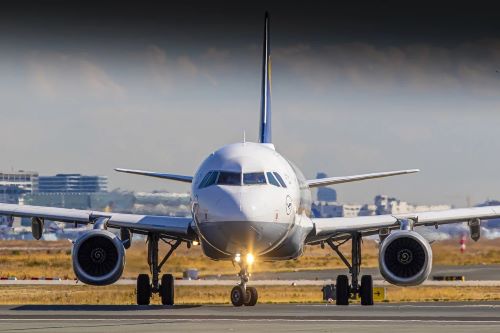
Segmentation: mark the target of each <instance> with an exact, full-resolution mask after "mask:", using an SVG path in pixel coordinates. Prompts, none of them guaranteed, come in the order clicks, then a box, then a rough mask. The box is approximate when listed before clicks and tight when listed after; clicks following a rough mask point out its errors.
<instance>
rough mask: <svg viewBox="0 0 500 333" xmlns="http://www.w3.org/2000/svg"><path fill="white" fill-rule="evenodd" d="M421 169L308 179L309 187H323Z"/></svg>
mask: <svg viewBox="0 0 500 333" xmlns="http://www.w3.org/2000/svg"><path fill="white" fill-rule="evenodd" d="M419 171H420V170H419V169H409V170H398V171H387V172H375V173H365V174H362V175H354V176H344V177H329V178H319V179H311V180H307V181H306V182H307V184H308V185H309V187H321V186H328V185H335V184H342V183H350V182H357V181H360V180H366V179H375V178H383V177H390V176H398V175H406V174H410V173H415V172H419Z"/></svg>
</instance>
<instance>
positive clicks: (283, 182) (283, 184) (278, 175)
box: [273, 172, 286, 187]
mask: <svg viewBox="0 0 500 333" xmlns="http://www.w3.org/2000/svg"><path fill="white" fill-rule="evenodd" d="M273 174H274V175H275V176H276V179H277V180H278V181H279V182H280V184H281V186H283V187H286V184H285V181H284V180H283V178H281V176H280V174H279V173H277V172H273Z"/></svg>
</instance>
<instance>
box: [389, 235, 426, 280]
mask: <svg viewBox="0 0 500 333" xmlns="http://www.w3.org/2000/svg"><path fill="white" fill-rule="evenodd" d="M379 267H380V273H381V274H382V276H383V277H384V278H385V279H386V280H387V281H388V282H390V283H392V284H395V285H398V286H415V285H419V284H421V283H422V282H424V281H425V280H426V279H427V277H428V276H429V274H430V273H431V269H432V249H431V246H430V245H429V242H427V240H426V239H425V238H424V237H422V236H421V235H420V234H419V233H417V232H415V231H410V230H398V231H393V232H392V233H391V234H390V235H389V236H387V238H386V239H385V240H384V241H383V242H382V244H381V246H380V252H379Z"/></svg>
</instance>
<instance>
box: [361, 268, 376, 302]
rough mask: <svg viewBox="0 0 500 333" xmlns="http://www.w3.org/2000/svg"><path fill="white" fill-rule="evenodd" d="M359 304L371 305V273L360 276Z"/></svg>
mask: <svg viewBox="0 0 500 333" xmlns="http://www.w3.org/2000/svg"><path fill="white" fill-rule="evenodd" d="M360 296H361V305H373V279H372V276H371V275H363V276H362V277H361V288H360Z"/></svg>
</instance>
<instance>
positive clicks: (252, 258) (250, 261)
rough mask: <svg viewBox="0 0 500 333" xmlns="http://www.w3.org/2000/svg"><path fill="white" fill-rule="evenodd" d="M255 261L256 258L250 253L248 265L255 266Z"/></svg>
mask: <svg viewBox="0 0 500 333" xmlns="http://www.w3.org/2000/svg"><path fill="white" fill-rule="evenodd" d="M254 260H255V258H254V256H253V254H251V253H248V254H247V264H249V265H251V264H253V262H254Z"/></svg>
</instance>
